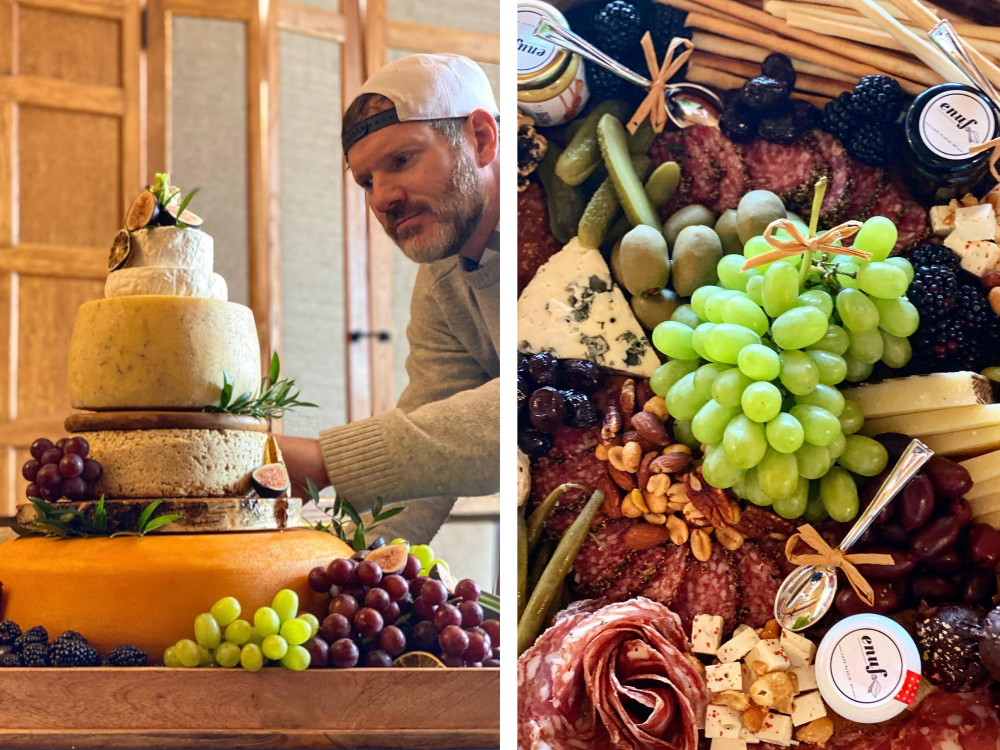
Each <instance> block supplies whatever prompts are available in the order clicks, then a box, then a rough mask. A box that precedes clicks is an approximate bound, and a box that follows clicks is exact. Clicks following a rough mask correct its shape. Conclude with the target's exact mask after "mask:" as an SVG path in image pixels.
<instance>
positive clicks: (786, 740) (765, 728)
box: [757, 711, 792, 747]
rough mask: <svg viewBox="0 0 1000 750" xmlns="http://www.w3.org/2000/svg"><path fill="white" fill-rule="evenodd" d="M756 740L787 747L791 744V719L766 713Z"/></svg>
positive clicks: (772, 712) (773, 713)
mask: <svg viewBox="0 0 1000 750" xmlns="http://www.w3.org/2000/svg"><path fill="white" fill-rule="evenodd" d="M757 739H758V740H760V741H761V742H771V743H774V744H775V745H783V746H785V747H788V746H789V745H791V744H792V717H791V716H785V715H784V714H776V713H775V712H774V711H768V712H767V716H765V717H764V723H763V724H761V726H760V729H758V730H757Z"/></svg>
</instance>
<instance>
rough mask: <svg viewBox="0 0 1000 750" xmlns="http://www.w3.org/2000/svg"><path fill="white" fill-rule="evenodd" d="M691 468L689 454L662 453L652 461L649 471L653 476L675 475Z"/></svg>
mask: <svg viewBox="0 0 1000 750" xmlns="http://www.w3.org/2000/svg"><path fill="white" fill-rule="evenodd" d="M690 466H691V454H690V453H680V452H675V453H664V454H663V455H662V456H657V457H656V458H655V459H653V463H651V464H650V465H649V470H650V471H651V472H652V473H653V474H676V473H678V472H681V471H684V470H685V469H687V468H688V467H690Z"/></svg>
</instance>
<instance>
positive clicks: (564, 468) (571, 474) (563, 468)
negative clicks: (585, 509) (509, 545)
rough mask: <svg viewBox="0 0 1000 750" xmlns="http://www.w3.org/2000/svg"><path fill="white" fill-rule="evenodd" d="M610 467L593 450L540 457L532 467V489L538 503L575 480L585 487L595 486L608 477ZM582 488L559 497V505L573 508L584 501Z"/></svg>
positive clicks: (559, 506) (568, 491)
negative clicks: (561, 486)
mask: <svg viewBox="0 0 1000 750" xmlns="http://www.w3.org/2000/svg"><path fill="white" fill-rule="evenodd" d="M607 473H608V470H607V466H606V465H605V464H604V463H602V462H601V461H599V460H598V459H597V457H596V456H595V455H594V454H593V453H592V452H591V453H584V454H582V455H579V456H562V457H559V458H540V459H538V460H537V461H536V462H535V464H534V466H532V467H531V489H532V495H533V499H534V502H535V503H540V502H542V501H543V500H544V499H545V498H546V497H548V496H549V493H550V492H552V490H554V489H555V488H556V487H558V486H559V485H560V484H565V483H566V482H575V483H577V484H582V485H584V486H585V487H593V486H595V485H596V484H597V483H598V482H599V481H600V480H601V478H602V477H604V476H607ZM584 499H585V494H584V492H583V491H582V490H567V491H566V492H564V493H563V494H562V496H561V497H560V498H559V500H558V505H557V506H556V507H557V508H572V507H573V506H574V505H576V504H578V503H580V502H582V501H583V500H584Z"/></svg>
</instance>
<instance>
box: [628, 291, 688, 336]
mask: <svg viewBox="0 0 1000 750" xmlns="http://www.w3.org/2000/svg"><path fill="white" fill-rule="evenodd" d="M680 304H681V298H680V297H678V296H677V292H675V291H674V290H673V289H662V290H660V292H658V293H657V294H636V295H635V296H633V297H632V312H634V313H635V317H636V319H637V320H638V321H639V323H640V324H641V325H642V327H643V328H645V329H646V330H648V331H652V330H653V329H654V328H656V326H658V325H659V324H660V323H662V322H663V321H665V320H670V316H671V315H673V314H674V311H675V310H676V309H677V308H678V307H680Z"/></svg>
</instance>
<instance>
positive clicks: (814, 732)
mask: <svg viewBox="0 0 1000 750" xmlns="http://www.w3.org/2000/svg"><path fill="white" fill-rule="evenodd" d="M997 288H1000V287H997ZM832 736H833V719H831V718H830V717H829V716H823V717H821V718H819V719H813V720H812V721H810V722H809V723H808V724H806V725H805V726H804V727H799V730H798V731H797V732H796V733H795V739H797V740H798V741H799V742H808V743H810V744H812V745H819V746H820V747H823V746H824V745H825V744H826V741H827V740H828V739H830V738H831V737H832Z"/></svg>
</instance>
